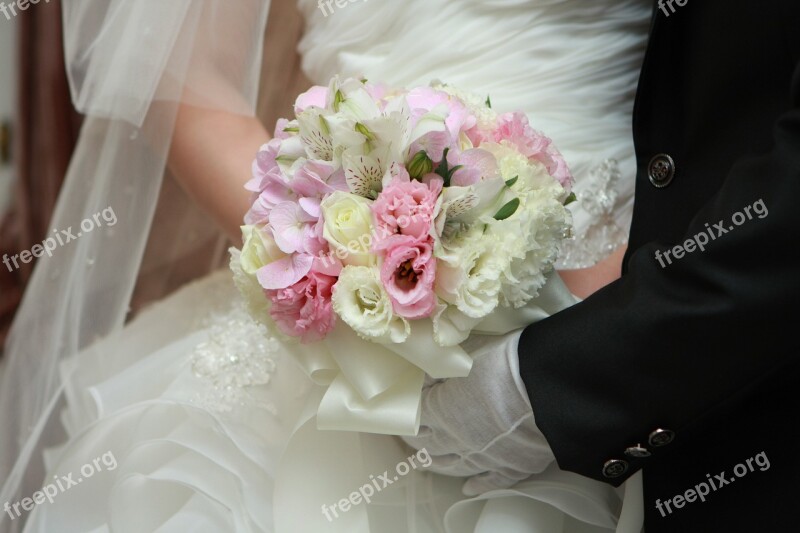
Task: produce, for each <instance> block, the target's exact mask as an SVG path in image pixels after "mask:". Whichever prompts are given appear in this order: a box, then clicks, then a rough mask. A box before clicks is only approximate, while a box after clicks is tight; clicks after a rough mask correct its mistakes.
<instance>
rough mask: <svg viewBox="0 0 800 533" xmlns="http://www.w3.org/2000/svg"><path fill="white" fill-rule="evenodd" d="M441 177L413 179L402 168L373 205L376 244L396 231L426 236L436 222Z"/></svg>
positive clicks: (418, 237) (382, 244)
mask: <svg viewBox="0 0 800 533" xmlns="http://www.w3.org/2000/svg"><path fill="white" fill-rule="evenodd" d="M441 192H442V180H441V178H438V179H433V180H430V181H429V183H422V182H420V181H416V180H411V179H410V178H409V177H408V172H406V171H405V170H403V171H402V172H401V173H400V174H398V175H397V176H395V178H394V179H393V180H392V181H391V183H390V184H389V186H388V187H386V188H384V189H383V191H381V193H380V194H379V195H378V198H377V199H376V200H375V202H373V204H372V206H371V209H372V215H373V217H374V219H375V232H376V239H375V240H376V243H375V246H376V248H379V249H381V248H384V247H386V246H387V245H388V241H389V240H391V239H392V238H393V237H394V236H395V235H406V236H410V237H412V238H413V239H415V240H425V239H426V238H427V237H428V234H429V233H430V230H431V226H432V224H433V216H434V213H435V211H436V202H437V200H438V198H439V194H440V193H441Z"/></svg>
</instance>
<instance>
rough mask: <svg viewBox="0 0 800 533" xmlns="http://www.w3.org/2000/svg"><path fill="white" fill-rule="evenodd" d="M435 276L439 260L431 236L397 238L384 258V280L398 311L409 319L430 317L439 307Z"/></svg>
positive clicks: (395, 310) (382, 280)
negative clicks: (425, 238)
mask: <svg viewBox="0 0 800 533" xmlns="http://www.w3.org/2000/svg"><path fill="white" fill-rule="evenodd" d="M435 279H436V259H434V257H433V246H432V245H431V241H430V239H428V240H424V241H417V240H414V239H413V238H411V237H405V238H403V239H398V240H395V241H394V246H392V247H391V248H389V250H388V251H387V253H386V257H385V258H384V260H383V266H382V267H381V282H382V283H383V286H384V287H386V292H387V293H388V294H389V299H390V300H391V301H392V309H394V312H395V313H397V314H398V315H399V316H402V317H404V318H408V319H415V318H422V317H426V316H430V315H431V314H432V313H433V311H434V309H435V308H436V294H435V293H434V291H433V284H434V281H435Z"/></svg>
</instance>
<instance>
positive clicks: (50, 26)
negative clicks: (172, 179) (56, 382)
mask: <svg viewBox="0 0 800 533" xmlns="http://www.w3.org/2000/svg"><path fill="white" fill-rule="evenodd" d="M13 23H14V24H17V29H18V33H17V38H18V40H17V57H18V63H17V65H18V67H17V76H18V78H17V112H16V116H15V117H14V127H13V130H12V131H13V133H12V135H13V137H12V143H13V166H14V175H15V178H16V180H15V184H14V186H13V191H14V192H13V193H12V194H13V205H12V207H11V210H10V212H9V213H7V214H6V216H5V217H4V219H3V221H2V226H0V257H2V254H6V253H7V254H9V255H15V254H19V253H20V252H21V251H22V250H30V249H31V247H32V246H33V245H34V244H36V243H40V242H42V240H43V239H44V238H45V235H46V234H47V233H49V231H50V229H51V228H50V227H49V223H50V217H51V215H52V213H53V210H54V208H55V204H56V199H57V198H58V192H59V190H60V188H61V183H62V181H63V179H64V174H65V173H66V170H67V165H68V164H69V159H70V155H71V154H72V150H73V148H74V146H75V143H76V142H77V138H78V132H79V129H80V116H79V115H78V114H77V113H75V112H74V110H73V107H72V104H71V102H70V96H69V87H68V85H67V77H66V72H65V69H64V53H63V46H62V30H61V3H60V2H58V1H56V2H50V3H40V4H38V5H36V6H35V9H28V10H26V11H22V12H20V13H18V15H17V16H16V17H15V19H14V22H13ZM32 267H33V263H31V264H27V265H25V264H21V263H20V268H19V270H14V272H9V271H8V269H7V268H6V267H5V266H3V268H1V269H0V347H2V343H3V341H4V340H5V336H6V334H7V332H8V328H9V326H10V325H11V319H12V318H13V316H14V312H15V311H16V308H17V306H18V305H19V301H20V298H21V295H22V291H23V289H24V287H25V283H26V282H27V280H28V278H29V277H30V275H31V270H32ZM0 351H1V350H0Z"/></svg>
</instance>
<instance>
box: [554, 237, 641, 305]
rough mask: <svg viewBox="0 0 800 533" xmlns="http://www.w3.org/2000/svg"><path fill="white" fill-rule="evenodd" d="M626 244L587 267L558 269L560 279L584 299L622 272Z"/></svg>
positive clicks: (573, 292)
mask: <svg viewBox="0 0 800 533" xmlns="http://www.w3.org/2000/svg"><path fill="white" fill-rule="evenodd" d="M627 249H628V247H627V246H620V247H619V248H617V249H616V250H615V251H614V252H613V253H612V254H611V255H610V256H608V257H607V258H605V259H603V260H602V261H600V262H599V263H597V264H596V265H594V266H592V267H589V268H581V269H577V270H559V272H558V273H559V275H560V276H561V279H562V280H564V284H565V285H566V286H567V288H569V290H570V292H571V293H572V294H574V295H575V296H577V297H578V298H581V299H586V298H587V297H589V296H590V295H592V294H594V293H595V292H597V291H598V290H600V289H602V288H603V287H605V286H606V285H608V284H609V283H611V282H612V281H615V280H616V279H618V278H619V277H620V275H621V274H622V258H623V256H624V255H625V251H626V250H627Z"/></svg>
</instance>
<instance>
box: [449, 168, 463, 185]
mask: <svg viewBox="0 0 800 533" xmlns="http://www.w3.org/2000/svg"><path fill="white" fill-rule="evenodd" d="M462 168H464V165H456V166H454V167H453V168H451V169H450V170H448V171H447V183H448V184H449V183H450V181H451V180H452V179H453V174H455V173H456V172H458V171H459V170H461V169H462Z"/></svg>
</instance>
